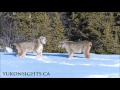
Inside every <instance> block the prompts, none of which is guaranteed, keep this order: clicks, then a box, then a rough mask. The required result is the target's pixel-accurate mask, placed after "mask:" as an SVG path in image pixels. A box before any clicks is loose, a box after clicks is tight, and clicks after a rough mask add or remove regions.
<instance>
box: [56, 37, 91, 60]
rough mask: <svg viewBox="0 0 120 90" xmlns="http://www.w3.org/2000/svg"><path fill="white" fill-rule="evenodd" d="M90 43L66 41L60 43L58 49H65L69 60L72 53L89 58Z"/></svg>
mask: <svg viewBox="0 0 120 90" xmlns="http://www.w3.org/2000/svg"><path fill="white" fill-rule="evenodd" d="M91 46H92V43H91V42H90V41H87V40H85V41H77V42H74V41H68V40H67V39H65V40H63V41H61V42H60V44H59V46H58V47H60V48H65V49H66V51H67V52H68V54H69V58H72V56H73V54H74V53H82V52H83V53H84V54H85V57H86V58H90V49H91Z"/></svg>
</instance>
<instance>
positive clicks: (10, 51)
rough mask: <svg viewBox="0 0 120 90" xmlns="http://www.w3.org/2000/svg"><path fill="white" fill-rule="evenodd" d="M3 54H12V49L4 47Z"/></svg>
mask: <svg viewBox="0 0 120 90" xmlns="http://www.w3.org/2000/svg"><path fill="white" fill-rule="evenodd" d="M5 52H8V53H12V52H13V49H12V48H10V47H5Z"/></svg>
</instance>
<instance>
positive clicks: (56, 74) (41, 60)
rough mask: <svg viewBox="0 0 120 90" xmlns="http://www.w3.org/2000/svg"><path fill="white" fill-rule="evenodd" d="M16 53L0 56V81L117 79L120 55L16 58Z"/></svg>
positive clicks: (62, 55) (28, 54)
mask: <svg viewBox="0 0 120 90" xmlns="http://www.w3.org/2000/svg"><path fill="white" fill-rule="evenodd" d="M16 54H17V53H16V52H11V53H8V52H0V78H120V55H117V54H109V55H106V54H94V53H91V54H90V55H91V58H90V59H86V58H84V54H74V55H73V58H71V59H69V58H67V57H68V54H67V53H43V56H41V57H40V56H39V57H38V56H36V55H35V54H34V53H27V55H26V56H25V57H16Z"/></svg>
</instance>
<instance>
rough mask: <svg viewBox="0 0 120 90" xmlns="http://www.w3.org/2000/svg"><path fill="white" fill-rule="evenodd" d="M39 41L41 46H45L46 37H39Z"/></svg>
mask: <svg viewBox="0 0 120 90" xmlns="http://www.w3.org/2000/svg"><path fill="white" fill-rule="evenodd" d="M39 39H40V42H41V43H42V44H46V37H44V36H40V37H39Z"/></svg>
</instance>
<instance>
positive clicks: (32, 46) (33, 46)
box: [14, 36, 46, 57]
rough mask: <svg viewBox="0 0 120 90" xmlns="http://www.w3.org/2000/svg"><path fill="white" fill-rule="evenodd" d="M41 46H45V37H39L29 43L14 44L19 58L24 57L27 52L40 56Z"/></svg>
mask: <svg viewBox="0 0 120 90" xmlns="http://www.w3.org/2000/svg"><path fill="white" fill-rule="evenodd" d="M43 44H46V37H44V36H40V37H39V38H38V39H35V40H33V41H31V42H21V43H18V44H17V43H14V45H15V46H16V49H17V51H18V54H17V56H19V57H23V56H25V55H26V53H27V52H34V53H35V54H36V55H37V56H42V52H43Z"/></svg>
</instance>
